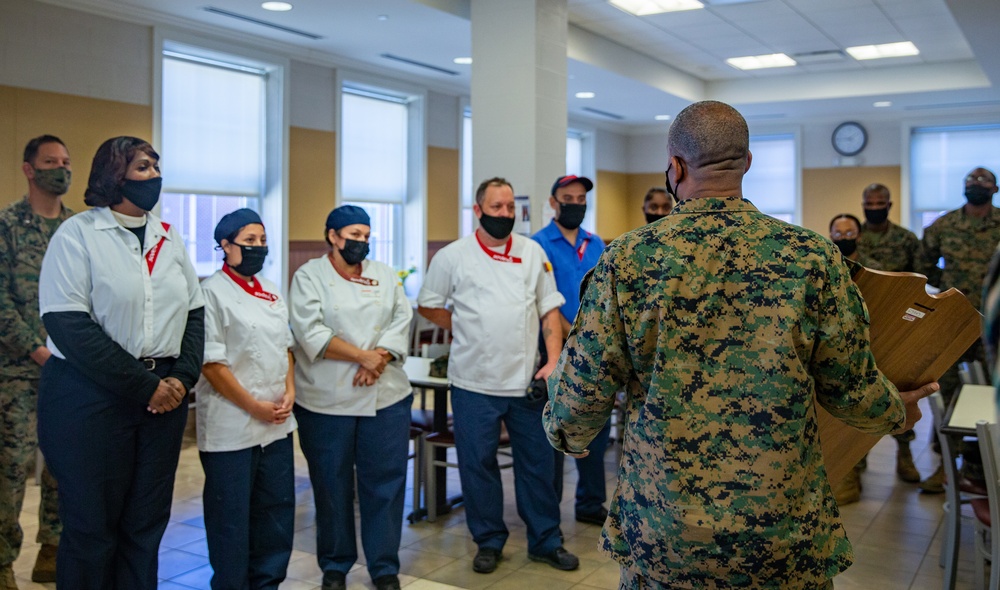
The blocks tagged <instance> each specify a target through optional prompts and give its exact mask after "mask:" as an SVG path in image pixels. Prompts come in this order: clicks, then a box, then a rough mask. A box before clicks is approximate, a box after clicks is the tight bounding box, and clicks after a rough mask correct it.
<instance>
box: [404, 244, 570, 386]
mask: <svg viewBox="0 0 1000 590" xmlns="http://www.w3.org/2000/svg"><path fill="white" fill-rule="evenodd" d="M511 238H512V240H513V241H512V242H510V250H509V251H507V249H506V247H504V246H501V247H500V248H492V249H489V250H491V252H493V253H494V254H488V253H487V252H486V251H485V250H484V248H485V246H484V245H483V244H482V243H481V242H480V241H479V239H478V238H477V236H476V234H475V232H473V234H472V235H470V236H466V237H464V238H462V239H460V240H457V241H455V242H452V243H451V244H448V245H447V246H445V247H444V248H442V249H441V250H440V251H439V252H438V253H437V254H435V255H434V258H433V259H432V260H431V265H430V268H428V269H427V276H426V277H424V284H423V287H422V288H421V289H420V295H419V296H418V297H417V303H418V305H420V306H421V307H434V308H443V307H445V306H446V305H447V304H448V303H449V302H450V303H451V304H452V305H453V310H452V315H451V331H452V336H453V339H452V343H451V354H450V356H449V357H448V379H450V380H451V382H452V384H454V385H455V386H457V387H461V388H462V389H467V390H469V391H475V392H478V393H484V394H487V395H497V396H508V397H514V396H523V395H524V390H525V388H526V387H527V386H528V383H530V382H531V379H532V378H533V377H534V374H535V370H536V367H535V364H536V360H535V359H536V358H537V352H538V331H539V321H540V318H541V317H542V316H544V315H545V314H546V313H548V312H549V311H551V310H553V309H556V308H557V307H559V306H561V305H562V304H563V303H565V301H566V300H565V299H564V298H563V296H562V295H561V294H560V293H559V290H558V289H557V288H556V281H555V278H553V276H552V265H551V264H549V261H548V258H546V256H545V251H544V250H542V247H541V246H539V245H538V243H537V242H535V241H533V240H530V239H528V238H526V237H524V236H521V235H519V234H512V235H511ZM504 252H506V255H504Z"/></svg>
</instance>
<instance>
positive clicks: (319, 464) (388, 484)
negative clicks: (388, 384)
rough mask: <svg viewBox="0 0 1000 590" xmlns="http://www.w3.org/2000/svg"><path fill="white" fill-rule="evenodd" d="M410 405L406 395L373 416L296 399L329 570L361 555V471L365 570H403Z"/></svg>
mask: <svg viewBox="0 0 1000 590" xmlns="http://www.w3.org/2000/svg"><path fill="white" fill-rule="evenodd" d="M412 405H413V396H412V395H408V396H406V398H405V399H403V400H401V401H399V402H397V403H395V404H393V405H391V406H389V407H387V408H382V409H381V410H379V411H378V412H376V413H375V415H374V416H334V415H331V414H319V413H316V412H310V411H309V410H307V409H305V408H303V407H302V406H300V405H298V404H296V406H295V419H296V421H298V423H299V444H300V445H302V454H303V455H305V457H306V461H307V462H308V463H309V480H310V481H311V482H312V487H313V496H314V497H315V500H316V559H317V561H318V562H319V567H320V569H321V570H323V571H324V572H328V571H339V572H341V573H344V574H346V573H347V572H348V571H350V569H351V567H352V566H353V565H354V563H355V562H356V561H357V560H358V546H357V541H356V539H355V533H354V476H355V472H356V473H357V480H358V508H359V510H360V511H361V546H362V547H363V548H364V550H365V558H366V559H367V561H368V573H369V574H370V575H371V578H372V579H373V580H374V579H376V578H379V577H381V576H388V575H396V574H398V573H399V540H400V537H401V536H402V532H403V499H404V497H405V495H406V465H407V461H408V459H407V456H408V455H409V444H410V407H411V406H412Z"/></svg>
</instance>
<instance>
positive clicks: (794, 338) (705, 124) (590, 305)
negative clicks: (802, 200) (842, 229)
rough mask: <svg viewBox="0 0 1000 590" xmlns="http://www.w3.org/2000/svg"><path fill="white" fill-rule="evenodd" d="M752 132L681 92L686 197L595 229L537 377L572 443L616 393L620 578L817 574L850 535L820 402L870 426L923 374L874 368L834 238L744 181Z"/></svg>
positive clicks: (716, 579) (784, 579) (902, 417)
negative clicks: (595, 254)
mask: <svg viewBox="0 0 1000 590" xmlns="http://www.w3.org/2000/svg"><path fill="white" fill-rule="evenodd" d="M748 142H749V137H748V131H747V126H746V122H745V120H744V119H743V117H742V116H740V114H739V113H738V112H736V110H735V109H733V108H732V107H730V106H729V105H725V104H723V103H719V102H715V101H708V102H700V103H695V104H693V105H691V106H689V107H687V108H686V109H684V110H683V111H681V113H680V114H679V115H678V116H677V118H676V119H675V121H674V123H673V125H672V126H671V129H670V133H669V140H668V150H669V156H670V161H669V165H668V167H667V182H668V186H669V184H671V183H672V184H674V186H675V187H676V188H675V190H674V191H673V192H674V194H676V195H677V197H678V200H679V203H678V205H677V206H676V208H675V209H674V211H673V212H671V214H670V215H668V216H667V217H665V218H664V219H662V220H660V221H659V222H657V223H654V224H650V225H646V226H644V227H642V228H639V229H637V230H634V231H632V232H630V233H628V234H625V235H624V236H622V237H620V238H618V239H617V240H615V241H614V242H612V243H611V245H609V246H608V249H607V251H606V252H605V253H604V254H603V255H602V257H601V260H600V262H598V264H597V266H596V267H595V269H594V272H593V274H592V275H591V277H590V279H589V281H588V282H587V284H586V287H585V294H584V298H583V303H582V306H581V308H580V312H579V315H577V318H576V321H575V323H574V325H573V330H572V332H571V333H570V336H569V340H568V342H567V344H566V347H565V348H564V349H563V353H562V355H561V357H560V360H559V364H558V366H557V368H556V370H555V372H553V374H552V376H551V377H550V378H549V388H550V391H551V394H550V400H549V404H548V405H547V406H546V409H545V413H544V415H543V424H544V425H545V428H546V431H547V433H548V436H549V440H550V442H551V443H552V444H553V446H555V447H556V448H558V449H561V450H564V451H567V452H570V453H579V452H580V451H581V450H582V449H585V448H586V446H587V444H588V443H589V441H590V439H591V438H592V437H593V436H594V435H595V434H596V433H597V432H598V430H600V428H601V427H602V426H603V425H604V421H605V420H607V418H608V415H609V414H610V413H611V411H612V406H613V404H614V399H615V393H616V392H617V391H619V390H623V389H624V390H625V392H626V399H625V403H624V414H625V415H624V424H625V427H624V428H625V432H624V446H623V449H624V450H623V457H622V460H621V463H620V467H619V482H618V487H617V489H616V491H615V497H614V499H613V500H612V502H611V510H610V516H609V518H608V521H607V523H606V525H605V527H604V531H603V536H602V541H601V548H602V550H603V551H604V552H606V553H607V554H609V555H610V556H611V557H613V558H614V559H615V560H617V561H618V562H619V563H620V564H621V566H622V576H621V587H622V588H637V587H642V588H658V587H669V588H735V587H742V588H782V589H797V588H826V587H829V586H830V584H831V579H832V578H833V577H834V576H836V575H837V574H838V573H839V572H841V571H843V570H844V569H846V568H847V567H848V566H849V565H850V564H851V562H852V561H853V552H852V549H851V544H850V542H849V541H848V539H847V536H846V535H845V533H844V529H843V526H842V525H841V522H840V518H839V512H838V509H837V505H836V503H835V502H834V499H833V496H832V495H831V490H830V484H829V483H828V481H827V476H826V469H825V467H824V465H823V459H822V456H821V453H820V447H819V440H818V434H817V422H816V410H815V402H816V401H817V400H818V401H819V403H820V404H822V405H823V407H824V408H826V409H827V410H829V411H830V412H831V413H833V414H834V415H835V416H838V417H840V418H841V419H842V420H844V421H846V422H847V423H849V424H851V425H852V426H854V427H856V428H859V429H861V430H864V431H865V432H871V433H877V434H882V433H888V432H891V431H894V430H897V429H899V428H900V427H901V426H904V425H905V424H907V423H909V422H911V421H912V420H914V419H915V418H916V417H917V415H918V414H919V410H916V409H915V404H914V403H912V399H915V398H916V397H917V396H918V394H917V392H906V393H905V394H903V396H901V395H900V394H899V393H898V392H897V391H896V389H895V388H894V387H893V385H892V384H891V383H889V382H888V381H887V380H886V378H885V377H884V376H883V375H882V373H881V372H879V370H878V369H877V368H876V366H875V360H874V357H873V356H872V353H871V349H870V346H869V338H868V318H867V311H866V308H865V305H864V302H863V301H862V299H861V295H860V293H859V292H858V290H857V288H856V287H855V286H854V284H853V282H852V281H851V278H850V274H849V270H848V267H847V265H846V264H845V262H844V260H843V257H842V256H841V255H840V254H839V253H838V252H837V250H836V248H835V246H834V245H833V244H832V243H831V242H830V241H829V240H827V239H825V238H823V237H821V236H820V235H818V234H816V233H815V232H811V231H809V230H805V229H802V228H800V227H797V226H794V225H790V224H788V223H784V222H782V221H779V220H777V219H774V218H773V217H769V216H767V215H764V214H762V213H760V212H759V211H758V210H757V209H756V208H755V207H754V206H753V205H752V204H751V203H750V202H749V201H747V200H746V199H743V198H742V197H741V193H742V190H741V184H742V178H743V174H744V172H745V171H746V170H747V169H748V168H749V165H750V157H751V156H750V153H749V151H748ZM923 389H924V391H922V392H920V394H919V395H925V394H927V393H929V392H930V391H932V390H933V389H934V387H933V386H927V387H925V388H923ZM903 399H908V400H910V401H909V402H907V403H906V404H904V402H903Z"/></svg>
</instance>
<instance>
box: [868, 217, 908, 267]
mask: <svg viewBox="0 0 1000 590" xmlns="http://www.w3.org/2000/svg"><path fill="white" fill-rule="evenodd" d="M858 251H859V252H861V254H862V255H864V256H868V257H869V258H873V259H875V260H877V261H878V263H879V266H880V267H881V270H888V271H892V272H913V269H915V268H916V264H915V262H916V259H917V254H918V252H919V251H920V240H919V239H918V238H917V235H916V234H915V233H913V232H911V231H910V230H908V229H906V228H904V227H900V226H898V225H896V224H895V223H892V222H891V221H890V222H889V229H887V230H885V233H879V232H876V231H874V230H872V229H870V228H869V226H868V222H867V221H866V222H864V223H862V224H861V236H860V238H859V239H858Z"/></svg>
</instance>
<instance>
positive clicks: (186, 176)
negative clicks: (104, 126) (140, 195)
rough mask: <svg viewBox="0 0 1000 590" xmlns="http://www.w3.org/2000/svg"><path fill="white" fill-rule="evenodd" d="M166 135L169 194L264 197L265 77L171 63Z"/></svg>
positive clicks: (167, 65) (166, 76) (166, 69)
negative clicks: (206, 193)
mask: <svg viewBox="0 0 1000 590" xmlns="http://www.w3.org/2000/svg"><path fill="white" fill-rule="evenodd" d="M162 129H163V154H162V156H163V162H162V163H161V164H162V168H163V183H164V188H165V189H167V190H174V191H175V192H181V191H198V192H202V193H204V192H208V193H216V194H218V193H222V194H244V195H259V194H260V193H261V185H262V182H261V179H262V177H263V157H262V156H261V154H262V153H263V145H264V78H263V76H261V75H257V74H252V73H246V72H239V71H235V70H227V69H225V68H222V67H215V66H208V65H203V64H197V63H191V62H187V61H182V60H177V59H170V58H167V57H165V58H164V59H163V125H162Z"/></svg>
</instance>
